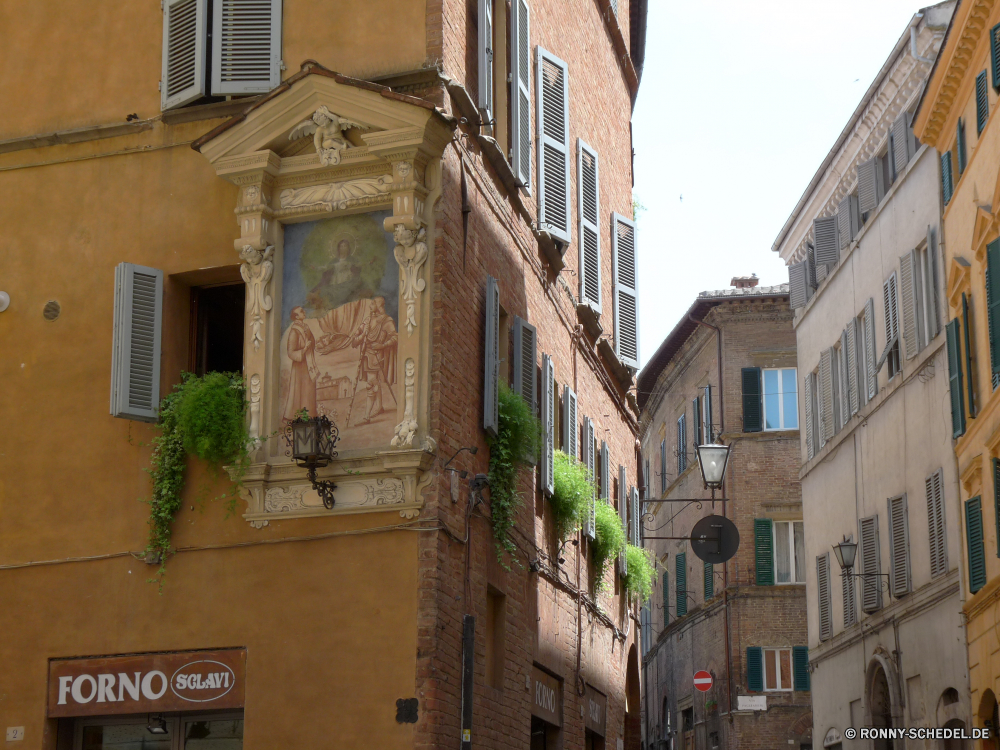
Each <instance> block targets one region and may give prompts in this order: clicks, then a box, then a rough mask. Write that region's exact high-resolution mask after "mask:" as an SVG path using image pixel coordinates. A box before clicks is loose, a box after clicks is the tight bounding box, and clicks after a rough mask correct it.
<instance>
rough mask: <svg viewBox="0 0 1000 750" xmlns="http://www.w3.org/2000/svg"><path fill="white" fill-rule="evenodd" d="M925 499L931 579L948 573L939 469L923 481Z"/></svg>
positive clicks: (946, 539)
mask: <svg viewBox="0 0 1000 750" xmlns="http://www.w3.org/2000/svg"><path fill="white" fill-rule="evenodd" d="M924 492H925V495H926V497H927V531H928V534H927V537H928V539H929V541H930V553H931V554H930V561H931V577H932V578H934V577H936V576H939V575H943V574H944V573H947V572H948V537H947V535H946V534H945V516H944V483H943V480H942V476H941V469H938V470H937V471H935V472H934V473H933V474H931V475H930V476H929V477H927V479H926V480H924Z"/></svg>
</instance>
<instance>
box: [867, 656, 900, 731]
mask: <svg viewBox="0 0 1000 750" xmlns="http://www.w3.org/2000/svg"><path fill="white" fill-rule="evenodd" d="M899 694H900V692H899V676H898V675H897V674H896V668H895V666H894V665H893V663H892V659H891V658H889V655H888V654H886V653H884V652H881V651H878V652H876V653H875V654H874V655H873V656H872V658H871V661H870V662H868V670H867V671H866V673H865V724H867V725H868V726H871V727H897V728H898V727H903V726H904V721H903V707H902V706H901V705H900V700H899ZM896 747H897V745H894V744H893V742H892V740H875V741H874V743H873V748H874V750H895V748H896Z"/></svg>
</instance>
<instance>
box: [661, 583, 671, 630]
mask: <svg viewBox="0 0 1000 750" xmlns="http://www.w3.org/2000/svg"><path fill="white" fill-rule="evenodd" d="M668 622H670V571H669V570H664V571H663V624H664V626H666V624H667V623H668Z"/></svg>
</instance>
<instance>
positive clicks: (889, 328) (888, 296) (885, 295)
mask: <svg viewBox="0 0 1000 750" xmlns="http://www.w3.org/2000/svg"><path fill="white" fill-rule="evenodd" d="M882 299H883V302H884V303H885V314H886V319H885V326H886V327H885V333H886V339H888V338H890V336H891V338H893V339H896V340H897V341H898V340H899V308H898V307H897V305H898V302H897V300H898V295H897V289H896V272H895V271H893V272H892V275H890V276H889V278H888V279H886V280H885V283H884V284H883V285H882Z"/></svg>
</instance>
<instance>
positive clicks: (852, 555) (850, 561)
mask: <svg viewBox="0 0 1000 750" xmlns="http://www.w3.org/2000/svg"><path fill="white" fill-rule="evenodd" d="M833 554H835V555H836V556H837V562H838V563H839V564H840V569H841V570H842V571H844V572H846V573H850V572H851V568H853V567H854V560H855V559H856V558H857V556H858V544H857V542H850V541H848V540H847V537H846V536H845V537H844V541H842V542H841V543H840V544H835V545H833Z"/></svg>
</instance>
